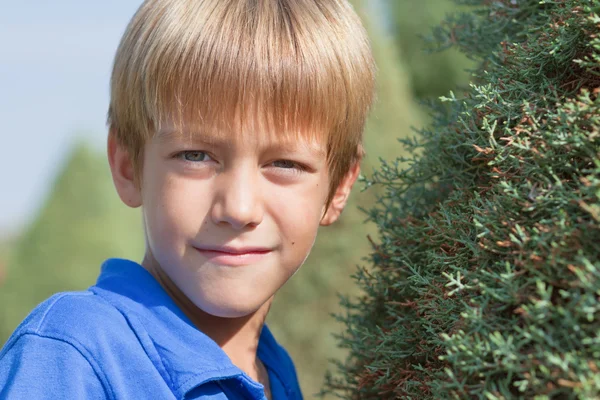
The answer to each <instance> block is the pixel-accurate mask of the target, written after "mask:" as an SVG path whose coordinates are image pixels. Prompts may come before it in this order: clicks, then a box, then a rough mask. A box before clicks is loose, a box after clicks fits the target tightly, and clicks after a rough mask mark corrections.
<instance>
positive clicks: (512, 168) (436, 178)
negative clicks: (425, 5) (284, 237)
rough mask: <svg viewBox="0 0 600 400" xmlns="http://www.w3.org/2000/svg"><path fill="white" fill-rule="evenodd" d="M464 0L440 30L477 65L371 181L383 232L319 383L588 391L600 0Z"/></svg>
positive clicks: (598, 358)
mask: <svg viewBox="0 0 600 400" xmlns="http://www.w3.org/2000/svg"><path fill="white" fill-rule="evenodd" d="M461 3H462V4H465V5H468V6H472V7H474V10H473V11H472V12H469V13H461V14H456V15H454V16H451V17H449V18H448V19H447V21H446V23H445V24H443V25H442V26H441V27H440V28H438V29H437V30H436V31H435V37H436V38H437V39H438V41H439V42H440V44H441V46H442V47H446V46H447V45H449V44H454V45H457V46H458V47H459V48H460V49H462V50H463V51H464V52H465V53H467V54H468V55H469V56H470V57H471V58H472V59H474V60H478V61H479V62H480V65H481V67H480V68H479V69H478V70H477V72H476V73H475V74H474V76H473V77H472V79H473V84H472V85H471V86H470V89H469V90H468V91H467V92H466V93H464V96H461V99H460V100H459V99H457V98H456V97H455V96H454V95H453V94H451V95H449V96H447V97H444V98H442V99H441V100H442V101H441V102H437V103H436V104H432V116H433V121H434V122H433V123H432V125H431V126H430V127H429V128H428V129H424V130H422V131H421V132H419V135H417V136H416V137H415V138H412V139H410V140H403V143H404V144H405V146H406V149H407V151H409V152H410V154H411V156H410V157H407V158H402V157H401V158H399V159H398V160H396V161H393V162H392V161H390V162H384V163H382V165H381V166H380V168H379V170H378V171H377V172H376V173H375V174H374V175H373V176H372V177H371V178H370V179H369V180H368V181H367V186H369V185H376V186H381V187H383V188H384V189H385V192H384V194H383V195H382V196H381V197H380V198H379V201H378V203H377V205H376V206H375V207H373V208H372V209H371V210H370V211H369V218H370V219H371V220H373V221H374V222H375V223H376V224H377V226H378V233H379V237H378V238H377V239H374V245H373V250H372V254H371V256H370V267H369V268H360V269H359V270H358V271H357V273H356V274H355V279H356V281H357V282H358V284H359V287H360V288H361V289H362V290H363V291H364V296H361V297H360V298H359V299H357V300H353V301H350V300H347V299H344V300H343V302H342V303H343V305H344V307H345V309H346V314H345V315H340V316H339V319H340V320H342V321H343V322H344V323H345V325H346V329H345V332H344V334H343V335H342V336H341V337H340V345H341V346H342V347H344V348H346V349H348V351H349V354H350V355H349V357H348V358H347V359H346V361H345V362H343V363H342V362H338V375H336V376H335V377H334V376H330V377H329V379H328V381H327V384H326V387H325V390H324V393H330V394H331V393H333V394H335V395H337V396H339V397H341V398H347V399H395V398H402V399H466V398H468V399H471V398H476V399H513V398H523V399H540V400H541V399H597V398H600V16H599V15H600V0H553V1H551V0H545V1H539V0H494V1H489V0H479V1H475V0H470V1H462V2H461ZM406 163H408V167H402V166H405V165H406Z"/></svg>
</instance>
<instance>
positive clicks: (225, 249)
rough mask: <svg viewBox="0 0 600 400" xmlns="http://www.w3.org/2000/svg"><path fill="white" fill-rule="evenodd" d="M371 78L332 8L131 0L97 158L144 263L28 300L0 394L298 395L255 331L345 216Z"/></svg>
mask: <svg viewBox="0 0 600 400" xmlns="http://www.w3.org/2000/svg"><path fill="white" fill-rule="evenodd" d="M373 74H374V66H373V61H372V58H371V52H370V49H369V45H368V41H367V39H366V35H365V32H364V30H363V28H362V26H361V24H360V21H359V19H358V17H357V16H356V14H355V13H354V11H353V10H352V8H351V7H350V5H349V4H348V3H347V2H346V0H147V1H145V2H144V3H143V4H142V5H141V7H140V9H139V10H138V12H137V13H136V15H135V16H134V17H133V19H132V21H131V22H130V24H129V26H128V28H127V31H126V32H125V34H124V37H123V39H122V41H121V44H120V46H119V49H118V51H117V54H116V57H115V63H114V69H113V75H112V79H111V102H110V108H109V119H108V124H109V137H108V159H109V164H110V169H111V172H112V177H113V181H114V184H115V187H116V190H117V192H118V194H119V197H120V198H121V200H122V201H123V202H124V203H125V204H126V205H128V206H130V207H142V215H143V220H144V227H145V237H146V253H145V255H144V258H143V260H142V262H141V264H137V263H135V262H132V261H126V260H118V259H111V260H108V261H106V262H105V263H104V264H103V266H102V270H101V273H100V276H99V278H98V281H97V283H96V285H95V286H92V287H91V288H89V289H88V290H87V291H84V292H73V293H61V294H57V295H55V296H53V297H51V298H50V299H49V300H47V301H46V302H44V303H42V304H41V305H40V306H38V307H37V308H36V309H35V310H34V311H33V312H32V313H31V314H30V315H29V316H28V317H27V318H26V319H25V321H24V322H23V323H22V324H21V325H20V326H19V327H18V328H17V330H16V331H15V332H14V333H13V335H12V336H11V338H10V339H9V340H8V342H7V343H6V345H5V346H4V348H3V349H2V352H1V353H0V398H2V399H4V398H9V399H21V398H27V399H46V398H48V399H50V398H52V399H59V398H60V399H63V398H65V399H67V398H68V399H83V398H93V399H96V398H98V399H105V398H109V399H134V398H135V399H149V398H152V399H163V398H164V399H169V398H178V399H183V398H185V399H200V398H201V399H226V398H229V399H264V398H265V397H266V398H268V399H276V400H279V399H300V398H302V396H301V393H300V389H299V387H298V382H297V378H296V374H295V370H294V366H293V363H292V361H291V360H290V358H289V357H288V355H287V353H286V352H285V350H283V348H282V347H280V346H279V345H278V344H277V343H276V341H275V339H274V338H273V337H272V335H271V334H270V332H269V330H268V328H267V327H266V326H265V325H264V321H265V317H266V315H267V312H268V310H269V307H270V304H271V302H272V300H273V296H274V294H275V293H276V292H277V290H279V288H280V287H281V286H282V285H283V284H284V283H285V282H286V281H287V280H288V279H289V278H290V277H291V276H292V275H293V274H294V273H295V272H296V271H297V270H298V268H299V267H300V266H301V265H302V263H303V262H304V260H305V259H306V257H307V256H308V253H309V251H310V249H311V247H312V245H313V243H314V240H315V237H316V233H317V228H318V227H319V226H320V225H329V224H331V223H333V222H335V220H336V219H337V218H338V217H339V215H340V213H341V212H342V210H343V208H344V206H345V203H346V200H347V198H348V195H349V193H350V190H351V188H352V185H353V183H354V182H355V180H356V178H357V176H358V174H359V164H360V160H361V155H362V154H361V136H362V130H363V126H364V122H365V118H366V116H367V112H368V109H369V107H370V105H371V102H372V98H373ZM83 267H85V266H82V268H83Z"/></svg>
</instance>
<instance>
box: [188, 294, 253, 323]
mask: <svg viewBox="0 0 600 400" xmlns="http://www.w3.org/2000/svg"><path fill="white" fill-rule="evenodd" d="M263 304H264V302H262V303H261V302H258V301H256V300H255V299H254V301H244V302H243V303H241V302H240V301H239V299H226V298H222V297H221V298H219V299H218V300H215V301H213V302H211V301H206V300H205V301H201V302H198V303H197V304H196V306H197V307H198V308H200V309H201V310H202V311H204V312H205V313H207V314H210V315H212V316H214V317H219V318H242V317H246V316H248V315H251V314H254V313H255V312H257V311H258V310H259V309H260V308H261V307H262V305H263Z"/></svg>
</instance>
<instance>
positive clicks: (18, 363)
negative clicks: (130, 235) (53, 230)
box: [0, 259, 302, 400]
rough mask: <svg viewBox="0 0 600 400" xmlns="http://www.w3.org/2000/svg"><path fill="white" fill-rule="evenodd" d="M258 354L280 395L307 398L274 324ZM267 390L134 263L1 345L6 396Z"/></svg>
mask: <svg viewBox="0 0 600 400" xmlns="http://www.w3.org/2000/svg"><path fill="white" fill-rule="evenodd" d="M258 356H259V358H260V359H261V360H262V362H263V364H265V366H266V368H267V370H268V372H269V378H270V381H271V391H272V396H273V399H274V400H285V399H293V400H296V399H302V395H301V393H300V387H299V385H298V379H297V377H296V372H295V368H294V364H293V362H292V360H291V359H290V357H289V356H288V354H287V352H286V351H285V350H284V349H283V348H282V347H281V346H280V345H278V344H277V342H276V341H275V339H274V338H273V335H272V334H271V332H270V331H269V329H268V328H267V327H266V326H265V327H264V328H263V330H262V332H261V336H260V340H259V345H258ZM263 389H264V388H263V386H262V385H261V384H260V383H258V382H256V381H254V380H252V379H251V378H250V377H249V376H248V375H246V374H245V373H244V372H242V371H241V370H240V369H239V368H237V367H236V366H235V365H233V364H232V362H231V360H230V359H229V357H228V356H227V355H226V354H225V352H224V351H223V350H222V349H221V348H220V347H219V346H218V345H217V344H216V343H215V342H214V341H213V340H212V339H210V338H209V337H208V336H206V335H205V334H203V333H202V332H201V331H199V330H198V329H196V328H195V327H194V326H193V325H192V323H191V322H190V320H189V319H188V318H187V317H186V316H185V315H184V314H183V312H182V311H181V310H180V309H179V308H178V307H177V306H176V305H175V303H174V302H173V301H172V300H171V298H170V297H169V296H168V295H167V293H166V292H165V291H164V290H163V289H162V287H161V286H160V285H159V284H158V282H157V281H156V280H155V279H154V278H153V277H152V275H150V274H149V273H148V272H147V271H146V270H145V269H144V268H142V267H141V266H140V265H139V264H137V263H134V262H132V261H127V260H119V259H110V260H107V261H106V262H105V263H104V264H103V266H102V272H101V274H100V276H99V278H98V281H97V283H96V285H95V286H92V287H91V288H89V289H88V290H87V291H83V292H66V293H59V294H57V295H54V296H52V297H51V298H50V299H48V300H46V301H45V302H44V303H42V304H40V305H39V306H38V307H37V308H36V309H35V310H33V311H32V312H31V314H30V315H29V316H28V317H27V318H26V319H25V320H24V321H23V322H22V323H21V325H20V326H19V327H18V328H17V329H16V330H15V332H14V333H13V334H12V336H11V337H10V339H9V340H8V341H7V342H6V344H5V345H4V347H3V348H2V350H1V351H0V399H184V398H185V399H215V400H216V399H264V398H265V396H264V390H263Z"/></svg>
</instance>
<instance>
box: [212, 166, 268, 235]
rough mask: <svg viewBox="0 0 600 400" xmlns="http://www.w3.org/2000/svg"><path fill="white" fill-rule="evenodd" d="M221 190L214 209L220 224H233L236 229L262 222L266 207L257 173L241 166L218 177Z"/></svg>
mask: <svg viewBox="0 0 600 400" xmlns="http://www.w3.org/2000/svg"><path fill="white" fill-rule="evenodd" d="M217 180H218V182H216V186H217V188H216V189H217V190H216V196H215V199H214V204H213V207H212V210H211V214H212V220H213V222H214V223H215V224H216V225H223V224H229V225H231V226H232V227H233V228H234V229H236V230H241V229H243V228H245V227H254V226H257V225H258V224H260V223H261V222H262V219H263V213H264V209H263V206H262V200H261V199H262V193H260V188H259V182H258V178H257V174H254V173H252V168H248V167H244V166H239V167H238V168H236V169H231V170H229V171H223V172H221V173H220V174H219V176H218V177H217Z"/></svg>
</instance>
